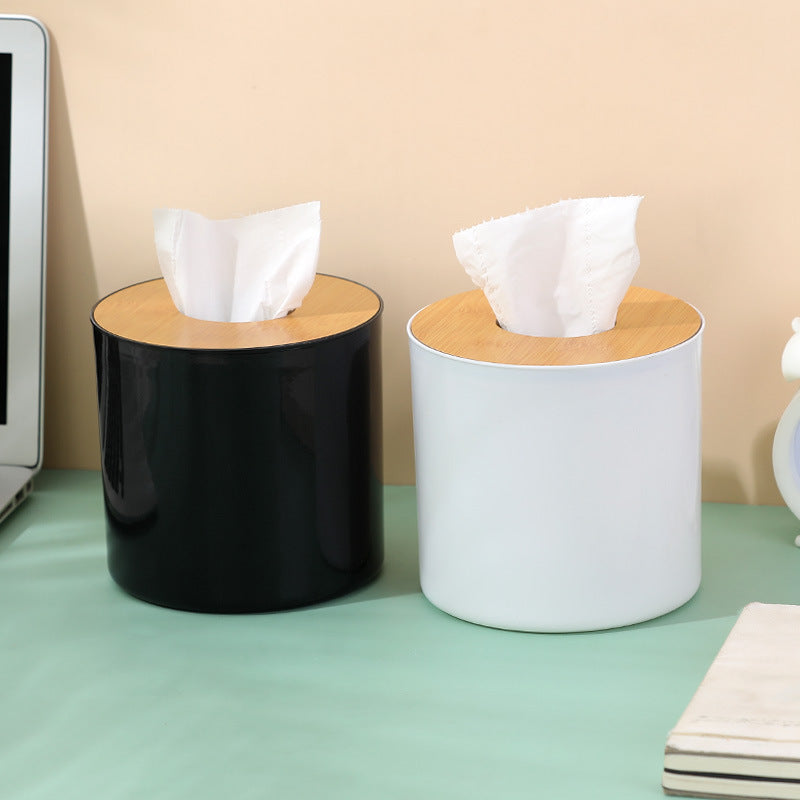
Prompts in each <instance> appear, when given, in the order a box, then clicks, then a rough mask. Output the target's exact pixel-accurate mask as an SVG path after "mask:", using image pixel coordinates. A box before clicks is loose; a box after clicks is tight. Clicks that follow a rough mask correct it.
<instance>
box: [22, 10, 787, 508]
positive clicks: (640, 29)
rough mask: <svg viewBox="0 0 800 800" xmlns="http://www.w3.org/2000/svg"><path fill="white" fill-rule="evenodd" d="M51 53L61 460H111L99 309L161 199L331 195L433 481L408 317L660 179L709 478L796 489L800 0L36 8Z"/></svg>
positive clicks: (655, 199)
mask: <svg viewBox="0 0 800 800" xmlns="http://www.w3.org/2000/svg"><path fill="white" fill-rule="evenodd" d="M14 10H15V12H16V13H29V14H33V15H35V16H38V17H39V18H41V19H42V20H43V21H44V22H45V24H46V25H47V26H48V27H49V29H50V32H51V37H52V45H53V59H52V61H53V63H52V87H51V92H52V101H51V108H52V116H51V123H52V126H51V130H52V140H51V161H50V169H51V172H50V177H51V184H50V186H51V194H50V225H49V234H50V240H49V246H50V258H49V275H48V296H47V301H48V324H47V403H46V414H47V416H46V437H45V460H46V464H47V465H48V466H51V467H96V466H97V465H98V456H97V452H98V445H97V433H96V418H95V396H94V371H93V355H92V350H91V335H90V326H89V322H88V315H89V310H90V308H91V306H92V304H93V303H94V302H95V301H96V300H97V299H98V298H99V297H100V296H102V295H104V294H106V293H108V292H110V291H112V290H114V289H117V288H119V287H122V286H124V285H126V284H129V283H132V282H134V281H138V280H142V279H146V278H149V277H153V276H156V275H157V274H158V267H157V264H156V260H155V255H154V247H153V243H152V228H151V217H150V213H151V209H152V208H153V207H155V206H161V205H172V206H179V207H185V208H191V209H194V210H196V211H200V212H202V213H205V214H207V215H209V216H229V215H237V214H242V213H246V212H252V211H258V210H265V209H269V208H274V207H278V206H283V205H289V204H292V203H298V202H303V201H306V200H312V199H319V200H321V202H322V218H323V234H322V247H321V254H320V262H319V269H320V271H324V272H331V273H336V274H341V275H344V276H347V277H352V278H355V279H357V280H359V281H362V282H364V283H366V284H368V285H369V286H371V287H373V288H374V289H376V290H377V291H378V292H379V293H380V294H381V295H382V296H383V298H384V300H385V303H386V311H385V316H384V338H385V343H384V369H385V375H384V387H385V432H386V444H385V457H386V467H385V477H386V480H387V482H394V483H401V482H410V481H412V480H413V452H412V443H411V415H410V392H409V377H408V356H407V348H406V341H405V330H404V326H405V322H406V320H407V319H408V317H409V316H410V315H411V314H412V313H413V312H414V311H415V310H416V309H418V308H419V307H421V306H423V305H425V304H427V303H429V302H431V301H433V300H436V299H438V298H441V297H443V296H445V295H447V294H452V293H454V292H458V291H463V290H465V289H468V288H470V287H471V284H470V283H469V280H468V279H467V278H466V276H465V275H464V274H463V272H462V270H461V268H460V267H459V265H458V263H457V261H456V260H455V257H454V255H453V249H452V244H451V240H450V236H451V234H452V233H453V232H454V231H456V230H458V229H459V228H462V227H467V226H470V225H473V224H476V223H478V222H480V221H482V220H483V219H486V218H489V217H492V216H495V217H496V216H502V215H505V214H509V213H513V212H516V211H520V210H522V209H524V208H525V207H526V206H528V207H534V206H538V205H544V204H547V203H551V202H554V201H556V200H559V199H561V198H567V197H578V196H592V195H604V194H629V193H641V194H644V195H645V200H644V202H643V205H642V208H641V211H640V215H639V224H638V236H639V246H640V250H641V254H642V265H641V267H640V270H639V273H638V275H637V278H636V279H635V282H636V283H637V284H640V285H645V286H649V287H651V288H655V289H660V290H662V291H666V292H669V293H672V294H676V295H678V296H680V297H682V298H684V299H686V300H688V301H690V302H691V303H693V304H695V305H696V306H697V307H699V308H700V309H701V310H702V311H703V313H704V314H705V316H706V319H707V326H708V327H707V333H706V338H705V348H704V443H703V447H704V450H703V463H704V490H705V497H706V499H709V500H725V501H733V502H756V503H773V502H779V501H780V498H779V495H778V493H777V490H776V488H775V484H774V480H773V478H772V471H771V462H770V447H771V438H772V435H773V433H774V430H775V425H776V422H777V420H778V418H779V416H780V414H781V413H782V410H783V408H784V407H785V406H786V404H787V402H788V401H789V399H790V397H791V396H792V394H793V392H794V390H795V389H796V388H797V387H796V386H792V385H788V384H785V383H784V381H783V379H782V377H781V375H780V354H781V350H782V348H783V345H784V343H785V342H786V340H787V339H788V337H789V335H790V333H791V330H790V325H789V323H790V320H791V318H792V317H793V316H795V315H797V314H800V241H798V230H799V229H800V225H799V224H798V223H799V222H800V196H798V188H797V187H798V186H800V95H798V92H797V86H798V76H800V48H798V47H797V36H798V33H800V3H797V2H795V0H783V1H782V2H779V1H778V0H762V2H759V3H754V2H752V0H750V1H748V2H743V0H718V1H717V2H688V1H685V2H681V0H616V1H615V0H605V1H603V0H559V2H547V3H545V2H543V1H539V0H404V1H403V2H397V3H393V2H387V1H386V0H334V1H333V2H324V0H315V1H312V0H229V2H227V3H212V2H209V0H191V2H190V0H186V1H185V2H177V1H176V0H136V2H132V1H129V2H122V0H112V2H108V1H107V0H75V1H74V2H64V0H39V2H33V1H26V0H22V1H21V2H19V3H18V4H17V6H16V8H15V9H14Z"/></svg>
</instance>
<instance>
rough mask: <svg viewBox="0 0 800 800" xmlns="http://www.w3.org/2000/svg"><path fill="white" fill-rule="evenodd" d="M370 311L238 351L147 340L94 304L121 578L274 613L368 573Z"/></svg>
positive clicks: (377, 431) (372, 490)
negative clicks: (342, 327) (106, 320)
mask: <svg viewBox="0 0 800 800" xmlns="http://www.w3.org/2000/svg"><path fill="white" fill-rule="evenodd" d="M381 310H382V306H381ZM380 313H381V311H380V310H379V311H378V313H377V314H376V315H375V317H373V318H372V319H371V320H370V321H369V322H367V323H366V324H364V325H361V326H360V327H358V328H355V329H352V330H349V331H346V332H345V333H342V334H338V335H335V336H331V337H328V338H324V339H319V340H314V341H310V342H307V343H300V344H295V345H288V346H280V347H268V348H257V349H246V350H189V349H177V348H168V347H159V346H153V345H148V344H143V343H141V342H135V341H130V340H126V339H122V338H119V337H115V336H113V335H111V334H109V333H108V332H107V331H105V330H103V329H101V328H99V327H98V326H97V325H96V324H95V323H94V318H93V325H94V343H95V354H96V361H97V391H98V401H99V418H100V439H101V456H102V472H103V487H104V499H105V509H106V518H107V534H108V536H107V538H108V564H109V570H110V572H111V575H112V577H113V578H114V580H115V581H116V582H117V583H118V584H119V585H120V586H121V587H122V588H123V589H125V590H126V591H128V592H129V593H130V594H132V595H135V596H136V597H139V598H141V599H143V600H147V601H149V602H152V603H157V604H159V605H165V606H171V607H174V608H182V609H188V610H194V611H210V612H252V611H269V610H277V609H285V608H291V607H294V606H300V605H306V604H310V603H314V602H318V601H321V600H324V599H327V598H331V597H335V596H339V595H342V594H345V593H347V592H349V591H351V590H353V589H355V588H357V587H359V586H361V585H363V584H364V583H366V582H368V581H369V580H370V579H372V578H373V577H374V576H375V575H376V574H377V573H378V571H379V570H380V566H381V563H382V561H383V493H382V486H381V457H382V448H381V441H382V440H381V383H380V381H381V374H380V366H381V364H380Z"/></svg>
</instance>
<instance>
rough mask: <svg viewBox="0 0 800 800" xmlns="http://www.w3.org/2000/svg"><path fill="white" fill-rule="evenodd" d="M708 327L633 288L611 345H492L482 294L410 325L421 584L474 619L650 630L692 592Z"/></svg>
mask: <svg viewBox="0 0 800 800" xmlns="http://www.w3.org/2000/svg"><path fill="white" fill-rule="evenodd" d="M702 329H703V319H702V317H701V315H700V314H699V313H698V312H697V311H696V310H695V309H694V308H693V307H692V306H690V305H688V304H687V303H684V302H683V301H681V300H678V299H676V298H674V297H670V296H669V295H664V294H661V293H659V292H654V291H650V290H646V289H641V288H636V287H634V288H631V289H630V290H629V291H628V294H627V295H626V297H625V299H624V301H623V303H622V304H621V306H620V308H619V312H618V316H617V324H616V325H615V327H614V328H612V329H611V330H609V331H605V332H603V333H598V334H594V335H591V336H582V337H574V338H544V337H531V336H524V335H520V334H514V333H510V332H508V331H506V330H503V329H502V328H500V327H499V326H498V325H497V323H496V320H495V317H494V314H493V312H492V311H491V308H490V307H489V304H488V302H487V301H486V299H485V297H484V295H483V293H482V292H480V291H479V290H476V291H472V292H466V293H464V294H461V295H456V296H454V297H450V298H447V299H445V300H442V301H439V302H438V303H434V304H432V305H430V306H428V307H426V308H424V309H422V310H421V311H420V312H418V313H417V314H416V315H415V316H414V317H412V319H411V320H410V321H409V324H408V335H409V341H410V350H411V375H412V390H413V412H414V444H415V453H416V470H417V502H418V517H419V543H420V574H421V583H422V590H423V592H424V594H425V595H426V597H427V598H428V599H429V600H430V601H431V602H432V603H433V604H434V605H436V606H438V607H439V608H441V609H442V610H444V611H446V612H448V613H450V614H452V615H454V616H456V617H460V618H462V619H465V620H469V621H471V622H476V623H480V624H483V625H489V626H492V627H498V628H508V629H514V630H527V631H581V630H596V629H602V628H611V627H617V626H620V625H627V624H631V623H635V622H639V621H642V620H646V619H650V618H653V617H656V616H659V615H661V614H664V613H666V612H668V611H671V610H672V609H674V608H677V607H678V606H680V605H682V604H683V603H685V602H686V601H687V600H689V599H690V598H691V597H692V596H693V595H694V593H695V592H696V591H697V588H698V586H699V584H700V357H701V339H702Z"/></svg>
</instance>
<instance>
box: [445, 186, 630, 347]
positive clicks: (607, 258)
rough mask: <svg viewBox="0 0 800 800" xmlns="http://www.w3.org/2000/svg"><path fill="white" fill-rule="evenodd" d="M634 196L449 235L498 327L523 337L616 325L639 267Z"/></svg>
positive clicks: (566, 203) (562, 206)
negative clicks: (625, 297)
mask: <svg viewBox="0 0 800 800" xmlns="http://www.w3.org/2000/svg"><path fill="white" fill-rule="evenodd" d="M641 200H642V198H641V197H640V196H630V197H597V198H584V199H577V200H562V201H561V202H559V203H554V204H553V205H550V206H545V207H544V208H537V209H533V210H529V211H523V212H522V213H520V214H514V215H512V216H510V217H502V218H500V219H494V220H491V221H490V222H484V223H482V224H480V225H476V226H475V227H474V228H468V229H467V230H463V231H460V232H459V233H456V234H455V235H454V236H453V245H454V247H455V251H456V256H457V258H458V260H459V261H460V262H461V265H462V266H463V267H464V269H465V270H466V272H467V274H468V275H469V276H470V277H471V278H472V280H473V282H474V283H475V285H476V286H478V287H479V288H481V289H483V291H484V293H485V295H486V298H487V300H488V301H489V304H490V305H491V307H492V310H493V311H494V313H495V316H496V317H497V321H498V323H499V324H500V325H501V326H502V327H503V328H505V329H506V330H508V331H511V332H512V333H521V334H526V335H528V336H554V337H559V336H560V337H567V336H588V335H590V334H593V333H601V332H602V331H607V330H610V329H611V328H613V327H614V324H615V322H616V317H617V308H618V307H619V304H620V303H621V302H622V299H623V297H624V296H625V293H626V292H627V291H628V288H629V286H630V284H631V281H632V280H633V276H634V273H635V272H636V270H637V269H638V268H639V248H638V247H637V245H636V213H637V211H638V209H639V203H640V202H641Z"/></svg>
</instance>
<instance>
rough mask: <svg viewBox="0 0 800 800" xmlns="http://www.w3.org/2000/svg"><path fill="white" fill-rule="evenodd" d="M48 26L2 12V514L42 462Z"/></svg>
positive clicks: (19, 496) (27, 488)
mask: <svg viewBox="0 0 800 800" xmlns="http://www.w3.org/2000/svg"><path fill="white" fill-rule="evenodd" d="M48 62H49V47H48V38H47V32H46V30H45V28H44V26H43V25H42V23H41V22H39V21H38V20H36V19H33V18H32V17H24V16H8V15H0V521H2V520H3V519H4V518H5V517H7V516H8V515H9V514H10V513H11V512H12V511H13V510H14V509H15V508H16V507H17V506H18V505H19V504H20V503H21V502H22V501H23V500H24V499H25V498H26V497H27V496H28V494H29V493H30V491H31V489H32V487H33V476H34V475H35V474H36V473H37V472H38V471H39V469H40V468H41V463H42V419H43V410H44V391H43V389H44V372H43V368H44V298H45V294H44V290H45V283H44V277H45V237H46V230H47V228H46V209H47V98H48V74H49V69H48V66H49V64H48Z"/></svg>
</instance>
